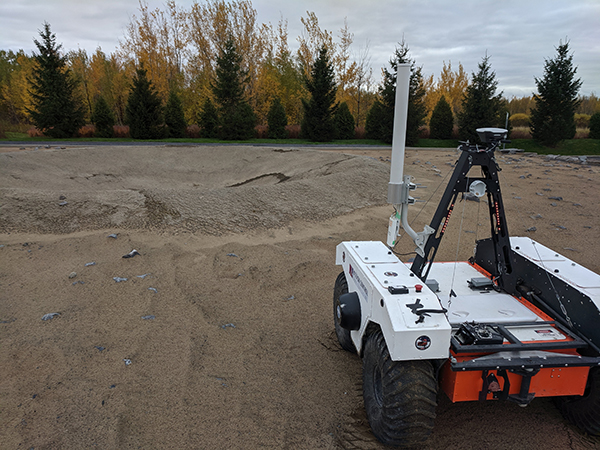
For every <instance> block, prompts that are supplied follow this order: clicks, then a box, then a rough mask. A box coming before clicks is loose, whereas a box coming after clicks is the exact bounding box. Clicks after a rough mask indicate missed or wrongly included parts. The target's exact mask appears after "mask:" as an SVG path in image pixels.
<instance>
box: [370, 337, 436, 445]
mask: <svg viewBox="0 0 600 450" xmlns="http://www.w3.org/2000/svg"><path fill="white" fill-rule="evenodd" d="M363 397H364V403H365V409H366V413H367V418H368V419H369V424H370V425H371V429H372V430H373V434H374V435H375V437H376V438H377V439H379V440H380V441H381V442H382V443H384V444H386V445H391V446H396V447H410V446H414V445H417V444H419V443H421V442H423V441H425V440H426V439H427V438H428V437H429V435H430V434H431V431H432V430H433V425H434V421H435V408H436V406H437V401H436V398H437V383H436V379H435V375H434V370H433V365H432V364H431V362H429V361H392V359H391V357H390V354H389V351H388V348H387V345H386V344H385V340H384V338H383V335H382V333H381V331H380V330H377V331H376V332H374V333H372V334H371V335H369V337H368V338H367V342H366V344H365V349H364V356H363Z"/></svg>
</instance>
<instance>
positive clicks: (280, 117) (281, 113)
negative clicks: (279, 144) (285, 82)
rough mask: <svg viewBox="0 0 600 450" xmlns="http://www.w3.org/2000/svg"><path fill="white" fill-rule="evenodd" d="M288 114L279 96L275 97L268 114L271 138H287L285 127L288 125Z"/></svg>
mask: <svg viewBox="0 0 600 450" xmlns="http://www.w3.org/2000/svg"><path fill="white" fill-rule="evenodd" d="M287 123H288V122H287V114H286V113H285V108H284V107H283V105H282V104H281V100H280V99H279V97H275V100H273V103H271V107H270V108H269V113H268V114H267V124H268V125H269V139H285V138H286V137H287V135H288V132H287V130H286V129H285V127H286V125H287Z"/></svg>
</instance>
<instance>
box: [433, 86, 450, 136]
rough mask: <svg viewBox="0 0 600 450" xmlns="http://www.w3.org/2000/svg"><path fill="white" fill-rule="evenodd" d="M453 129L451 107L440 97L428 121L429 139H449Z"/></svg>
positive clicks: (444, 98) (443, 97)
mask: <svg viewBox="0 0 600 450" xmlns="http://www.w3.org/2000/svg"><path fill="white" fill-rule="evenodd" d="M453 128H454V115H453V114H452V107H451V106H450V105H449V104H448V102H447V101H446V97H445V96H443V95H442V97H441V98H440V99H439V101H438V102H437V104H436V105H435V108H433V112H432V113H431V119H430V120H429V137H430V138H431V139H450V138H451V137H452V130H453Z"/></svg>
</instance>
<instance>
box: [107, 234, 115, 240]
mask: <svg viewBox="0 0 600 450" xmlns="http://www.w3.org/2000/svg"><path fill="white" fill-rule="evenodd" d="M108 237H109V238H113V239H116V238H117V235H116V234H114V233H113V234H109V235H108Z"/></svg>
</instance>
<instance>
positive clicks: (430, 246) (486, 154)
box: [411, 141, 512, 287]
mask: <svg viewBox="0 0 600 450" xmlns="http://www.w3.org/2000/svg"><path fill="white" fill-rule="evenodd" d="M499 144H500V141H494V142H491V143H488V144H487V145H486V146H485V147H481V146H478V145H470V144H469V143H468V142H467V143H463V144H462V145H461V146H460V147H459V148H460V150H462V153H461V155H460V157H459V159H458V161H457V163H456V167H455V169H454V172H453V173H452V177H451V178H450V181H449V182H448V185H447V186H446V190H445V191H444V194H443V195H442V199H441V200H440V203H439V205H438V207H437V209H436V211H435V214H434V216H433V219H432V220H431V223H430V225H429V226H430V227H431V228H433V229H434V230H435V233H434V234H432V235H430V236H429V238H428V239H427V242H426V243H425V246H424V255H425V256H420V255H417V256H416V257H415V259H414V262H413V264H412V266H411V270H412V272H413V273H414V274H415V275H417V276H418V277H419V278H420V279H421V280H423V281H425V280H427V276H428V274H429V270H430V269H431V264H432V263H433V260H434V258H435V255H436V253H437V250H438V247H439V245H440V242H441V240H442V238H443V237H444V233H445V232H446V227H447V226H448V222H449V220H450V216H451V215H452V211H453V210H454V206H455V205H456V202H457V199H458V195H459V194H460V193H465V192H468V191H469V187H470V185H471V183H472V182H474V181H477V180H479V181H482V182H483V183H485V185H486V192H487V198H488V207H489V213H490V225H491V232H492V234H491V236H492V237H491V239H492V241H493V244H494V255H495V264H494V265H495V267H496V268H497V271H498V273H499V274H500V275H501V274H504V273H511V272H512V267H511V258H510V241H509V234H508V226H507V224H506V217H505V214H504V204H503V202H502V194H501V192H500V181H499V179H498V172H499V171H500V170H501V169H500V168H499V167H498V164H497V163H496V160H495V158H494V151H495V150H496V148H498V145H499ZM474 166H479V167H481V172H482V175H481V177H469V176H467V175H468V173H469V171H470V170H471V168H472V167H474ZM498 284H499V285H500V287H502V277H501V276H500V277H499V280H498Z"/></svg>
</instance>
